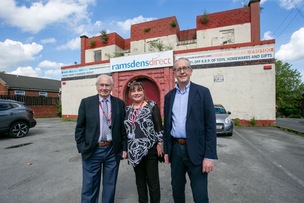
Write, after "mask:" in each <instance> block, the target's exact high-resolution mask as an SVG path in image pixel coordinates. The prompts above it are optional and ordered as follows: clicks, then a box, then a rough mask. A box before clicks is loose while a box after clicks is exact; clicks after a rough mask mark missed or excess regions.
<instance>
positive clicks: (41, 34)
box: [0, 0, 304, 82]
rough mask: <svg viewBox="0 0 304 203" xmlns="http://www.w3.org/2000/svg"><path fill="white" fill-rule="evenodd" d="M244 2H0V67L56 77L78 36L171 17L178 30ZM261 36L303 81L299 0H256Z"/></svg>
mask: <svg viewBox="0 0 304 203" xmlns="http://www.w3.org/2000/svg"><path fill="white" fill-rule="evenodd" d="M248 1H249V0H40V1H38V0H0V71H4V72H6V73H9V74H16V75H24V76H31V77H40V78H49V79H55V80H61V67H62V66H67V65H72V64H74V63H78V64H79V63H80V36H82V35H86V36H88V37H93V36H97V35H99V34H100V31H102V30H106V31H107V33H111V32H116V33H117V34H119V35H120V36H121V37H123V38H125V39H128V38H130V27H131V25H132V24H137V23H141V22H146V21H150V20H156V19H161V18H166V17H171V16H176V18H177V21H178V24H179V26H180V29H181V30H187V29H193V28H195V27H196V25H195V23H196V16H199V15H202V14H203V13H204V12H207V13H216V12H222V11H226V10H233V9H237V8H241V7H242V6H243V5H244V4H248ZM260 4H261V7H262V10H261V15H260V20H261V40H268V39H275V58H276V59H279V60H282V61H283V62H286V63H289V64H290V65H291V68H292V69H296V70H298V71H299V72H300V73H301V75H302V81H303V82H304V8H303V7H304V0H261V2H260Z"/></svg>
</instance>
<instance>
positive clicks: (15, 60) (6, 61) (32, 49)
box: [0, 39, 43, 70]
mask: <svg viewBox="0 0 304 203" xmlns="http://www.w3.org/2000/svg"><path fill="white" fill-rule="evenodd" d="M42 49H43V46H42V45H40V44H36V43H35V42H33V43H31V44H23V43H22V42H18V41H13V40H9V39H6V40H5V41H4V42H0V67H1V68H2V69H4V70H8V69H9V68H11V67H16V66H18V65H22V64H25V63H27V62H29V61H33V60H34V59H35V57H36V55H37V54H38V53H39V52H40V51H41V50H42Z"/></svg>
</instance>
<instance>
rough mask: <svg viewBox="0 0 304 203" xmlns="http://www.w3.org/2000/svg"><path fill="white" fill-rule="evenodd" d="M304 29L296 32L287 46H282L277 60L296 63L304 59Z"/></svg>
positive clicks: (277, 54)
mask: <svg viewBox="0 0 304 203" xmlns="http://www.w3.org/2000/svg"><path fill="white" fill-rule="evenodd" d="M303 36H304V27H302V28H300V29H299V30H297V31H295V32H294V33H293V34H292V35H291V38H290V41H289V42H288V43H287V44H283V45H281V47H280V49H279V50H278V51H277V52H276V58H277V59H280V60H283V61H296V60H300V59H303V58H304V49H303V47H304V37H303Z"/></svg>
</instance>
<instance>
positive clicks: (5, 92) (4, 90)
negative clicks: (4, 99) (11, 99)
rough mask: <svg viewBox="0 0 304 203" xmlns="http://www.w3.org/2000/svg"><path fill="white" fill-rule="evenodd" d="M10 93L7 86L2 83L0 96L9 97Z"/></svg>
mask: <svg viewBox="0 0 304 203" xmlns="http://www.w3.org/2000/svg"><path fill="white" fill-rule="evenodd" d="M7 93H8V91H7V87H6V86H3V85H2V84H1V83H0V95H7Z"/></svg>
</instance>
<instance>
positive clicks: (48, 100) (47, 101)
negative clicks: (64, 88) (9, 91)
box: [0, 95, 59, 106]
mask: <svg viewBox="0 0 304 203" xmlns="http://www.w3.org/2000/svg"><path fill="white" fill-rule="evenodd" d="M0 99H11V100H16V101H20V102H24V104H25V105H27V106H51V105H58V104H59V98H58V97H57V98H56V97H41V96H40V97H34V96H32V97H31V96H22V95H11V96H8V95H0Z"/></svg>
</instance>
